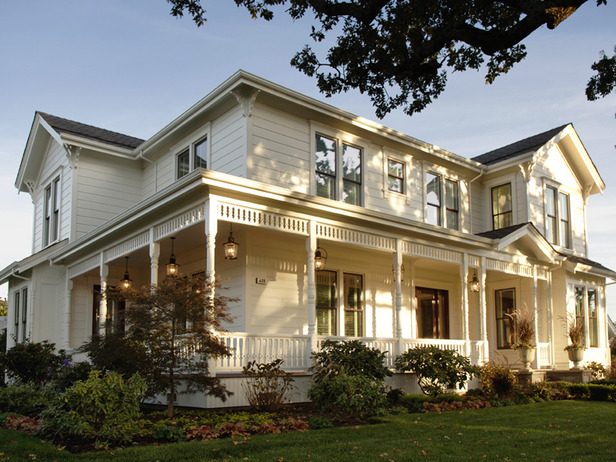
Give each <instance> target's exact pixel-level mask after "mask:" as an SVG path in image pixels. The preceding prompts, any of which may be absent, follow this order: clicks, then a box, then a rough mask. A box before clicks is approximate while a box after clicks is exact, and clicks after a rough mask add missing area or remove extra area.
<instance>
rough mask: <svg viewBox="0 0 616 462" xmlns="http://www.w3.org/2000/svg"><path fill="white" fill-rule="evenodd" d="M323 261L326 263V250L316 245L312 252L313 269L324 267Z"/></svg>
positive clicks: (319, 269) (318, 269)
mask: <svg viewBox="0 0 616 462" xmlns="http://www.w3.org/2000/svg"><path fill="white" fill-rule="evenodd" d="M325 263H327V251H326V250H325V249H323V248H322V247H317V250H316V251H315V252H314V269H315V270H317V271H321V270H323V269H325Z"/></svg>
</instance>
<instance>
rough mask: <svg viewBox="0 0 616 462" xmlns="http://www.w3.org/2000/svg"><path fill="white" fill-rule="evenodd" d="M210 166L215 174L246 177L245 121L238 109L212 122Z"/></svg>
mask: <svg viewBox="0 0 616 462" xmlns="http://www.w3.org/2000/svg"><path fill="white" fill-rule="evenodd" d="M211 133H212V140H211V144H210V146H211V149H212V165H211V166H210V168H211V169H212V170H216V171H217V172H222V173H227V174H230V175H236V176H239V177H242V178H245V177H246V119H245V118H244V116H243V112H242V111H241V110H240V108H234V109H232V110H230V111H227V112H226V113H225V114H223V115H222V116H221V117H219V118H217V119H216V120H214V121H212V132H211Z"/></svg>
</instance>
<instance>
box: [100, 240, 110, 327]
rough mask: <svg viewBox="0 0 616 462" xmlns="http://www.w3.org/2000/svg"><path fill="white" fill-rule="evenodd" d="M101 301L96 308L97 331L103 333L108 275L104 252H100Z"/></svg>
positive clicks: (105, 318)
mask: <svg viewBox="0 0 616 462" xmlns="http://www.w3.org/2000/svg"><path fill="white" fill-rule="evenodd" d="M100 275H101V302H100V305H99V308H98V333H99V334H100V335H101V336H102V335H105V324H106V321H107V277H108V276H109V265H107V264H105V254H104V253H103V252H101V264H100Z"/></svg>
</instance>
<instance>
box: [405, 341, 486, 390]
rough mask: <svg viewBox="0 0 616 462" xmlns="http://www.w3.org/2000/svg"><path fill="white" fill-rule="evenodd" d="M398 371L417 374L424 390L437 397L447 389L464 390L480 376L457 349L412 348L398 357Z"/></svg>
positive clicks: (476, 369) (418, 381) (420, 385)
mask: <svg viewBox="0 0 616 462" xmlns="http://www.w3.org/2000/svg"><path fill="white" fill-rule="evenodd" d="M396 368H397V369H399V370H401V371H407V372H414V373H415V374H416V375H417V383H418V384H419V387H420V388H421V390H422V391H423V392H424V393H426V394H429V395H432V396H436V395H438V394H439V393H443V392H444V391H445V390H446V389H453V390H455V389H457V388H458V387H463V386H464V385H465V384H466V381H467V380H469V379H470V378H472V377H473V376H474V375H477V374H478V368H476V367H474V366H471V362H470V360H469V359H468V358H467V357H465V356H462V355H461V354H459V353H458V352H456V351H453V350H442V349H440V348H438V347H435V346H424V347H417V348H411V349H409V350H408V351H407V352H406V353H402V354H401V355H399V356H398V357H397V358H396Z"/></svg>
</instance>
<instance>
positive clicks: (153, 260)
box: [150, 228, 160, 286]
mask: <svg viewBox="0 0 616 462" xmlns="http://www.w3.org/2000/svg"><path fill="white" fill-rule="evenodd" d="M159 259H160V242H156V241H155V240H154V228H150V284H151V285H153V286H154V285H157V284H158V261H159Z"/></svg>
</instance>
